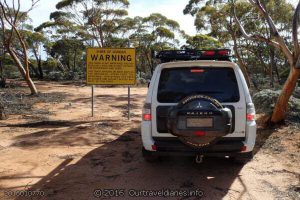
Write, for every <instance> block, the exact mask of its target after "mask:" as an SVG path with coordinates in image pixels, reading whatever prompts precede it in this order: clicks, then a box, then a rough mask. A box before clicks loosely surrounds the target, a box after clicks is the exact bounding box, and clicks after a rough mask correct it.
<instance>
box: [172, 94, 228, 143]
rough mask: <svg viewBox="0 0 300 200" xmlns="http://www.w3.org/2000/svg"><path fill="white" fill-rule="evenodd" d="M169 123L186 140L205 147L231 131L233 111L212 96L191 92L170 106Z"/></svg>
mask: <svg viewBox="0 0 300 200" xmlns="http://www.w3.org/2000/svg"><path fill="white" fill-rule="evenodd" d="M167 126H168V129H169V132H170V133H171V134H173V135H175V136H177V137H178V138H179V139H180V140H181V141H182V142H183V143H185V144H187V145H189V146H192V147H194V148H203V147H207V146H209V145H211V144H213V143H215V142H216V141H217V140H218V139H219V138H221V137H223V136H225V135H227V134H228V133H229V132H230V130H231V126H232V113H231V110H230V109H229V108H226V107H223V106H222V105H221V103H220V102H218V101H217V100H216V99H214V98H212V97H209V96H206V95H191V96H188V97H186V98H184V99H182V100H181V101H180V102H179V103H178V105H177V106H176V107H174V108H172V109H170V111H169V113H168V122H167Z"/></svg>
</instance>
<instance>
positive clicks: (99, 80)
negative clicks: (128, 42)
mask: <svg viewBox="0 0 300 200" xmlns="http://www.w3.org/2000/svg"><path fill="white" fill-rule="evenodd" d="M86 56H87V59H86V60H87V61H86V82H87V84H89V85H134V84H135V81H136V77H135V74H136V71H135V70H136V66H135V49H133V48H127V49H114V48H88V49H87V52H86Z"/></svg>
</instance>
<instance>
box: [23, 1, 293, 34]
mask: <svg viewBox="0 0 300 200" xmlns="http://www.w3.org/2000/svg"><path fill="white" fill-rule="evenodd" d="M287 1H288V2H290V3H292V4H293V5H296V4H297V2H298V0H287ZM21 2H22V8H24V9H25V8H26V7H28V5H30V2H31V0H22V1H21ZM57 2H59V0H40V2H39V3H38V4H37V5H36V7H35V9H34V10H32V11H31V12H30V17H31V19H32V21H33V25H34V26H35V27H36V26H38V25H40V24H41V23H43V22H45V21H48V20H49V15H50V13H51V12H53V11H55V10H56V9H55V5H56V4H57ZM129 2H130V6H129V10H128V12H129V16H130V17H134V16H142V17H145V16H148V15H150V14H151V13H155V12H158V13H161V14H163V15H165V16H166V17H168V18H171V19H173V20H176V21H177V22H179V24H180V26H181V29H183V30H184V31H185V32H186V33H187V34H189V35H194V34H196V28H195V26H194V18H193V17H192V16H190V15H183V9H184V8H185V5H186V4H187V3H188V2H189V0H129Z"/></svg>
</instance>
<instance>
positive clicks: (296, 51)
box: [292, 1, 300, 57]
mask: <svg viewBox="0 0 300 200" xmlns="http://www.w3.org/2000/svg"><path fill="white" fill-rule="evenodd" d="M299 12H300V1H299V2H298V5H297V7H296V10H295V13H294V16H293V24H292V27H293V30H292V34H293V43H294V56H297V57H298V56H299V53H300V52H299V41H298V23H299Z"/></svg>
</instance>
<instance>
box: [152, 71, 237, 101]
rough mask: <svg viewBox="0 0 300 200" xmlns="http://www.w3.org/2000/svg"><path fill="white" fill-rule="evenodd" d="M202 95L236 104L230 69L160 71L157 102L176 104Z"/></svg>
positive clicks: (235, 88)
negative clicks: (186, 98)
mask: <svg viewBox="0 0 300 200" xmlns="http://www.w3.org/2000/svg"><path fill="white" fill-rule="evenodd" d="M194 94H203V95H207V96H211V97H213V98H215V99H217V100H218V101H220V102H238V101H239V100H240V94H239V89H238V84H237V81H236V77H235V73H234V71H233V69H232V68H228V67H218V68H208V67H201V68H200V67H194V68H190V67H189V68H184V67H183V68H165V69H162V72H161V75H160V80H159V85H158V95H157V100H158V101H159V102H161V103H177V102H179V101H180V100H181V99H183V98H184V97H187V96H190V95H194Z"/></svg>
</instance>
